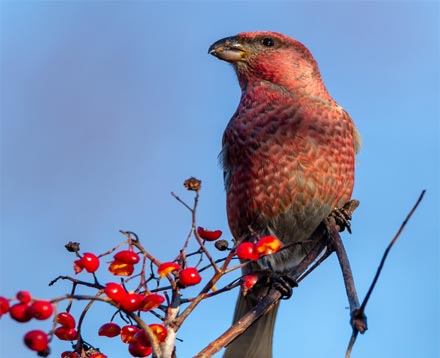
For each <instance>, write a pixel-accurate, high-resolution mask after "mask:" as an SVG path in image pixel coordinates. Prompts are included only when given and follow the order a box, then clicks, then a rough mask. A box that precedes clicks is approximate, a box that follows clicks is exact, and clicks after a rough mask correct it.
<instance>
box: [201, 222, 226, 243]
mask: <svg viewBox="0 0 440 358" xmlns="http://www.w3.org/2000/svg"><path fill="white" fill-rule="evenodd" d="M197 233H198V234H199V236H200V237H201V238H202V239H203V240H206V241H215V240H217V239H218V238H219V237H220V236H222V231H221V230H215V231H211V230H205V229H204V228H202V227H201V226H199V227H198V228H197Z"/></svg>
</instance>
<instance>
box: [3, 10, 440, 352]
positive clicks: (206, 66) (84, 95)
mask: <svg viewBox="0 0 440 358" xmlns="http://www.w3.org/2000/svg"><path fill="white" fill-rule="evenodd" d="M0 22H1V241H0V250H1V257H0V271H1V272H0V275H1V276H0V295H5V296H8V297H10V296H13V295H14V294H15V293H16V292H17V291H18V290H20V289H27V290H30V291H31V293H32V294H33V295H34V296H35V297H40V298H51V297H56V296H61V295H63V294H65V293H67V292H69V290H70V286H69V285H67V284H66V283H60V284H58V285H57V286H56V287H51V288H49V287H48V286H47V284H48V282H49V281H50V280H51V279H52V278H54V277H56V276H57V275H59V274H71V275H72V274H73V271H72V261H73V259H74V258H73V256H72V255H71V254H69V253H67V252H66V251H65V249H64V247H63V246H64V244H65V243H66V242H68V241H79V242H80V243H81V247H82V249H83V251H86V252H87V251H92V252H96V253H101V252H104V251H106V250H107V249H109V248H110V247H112V246H114V245H116V244H117V243H118V242H120V241H121V240H122V236H121V235H120V234H119V233H118V230H119V229H125V230H132V231H134V232H136V233H137V234H138V235H139V236H140V238H141V240H142V242H143V243H144V244H145V246H146V247H147V248H148V249H149V250H150V252H151V253H153V254H154V255H156V256H157V258H158V259H160V260H163V261H166V260H170V259H173V258H174V257H175V256H176V255H177V253H178V250H179V247H180V246H181V245H182V242H183V240H184V239H185V237H186V235H187V232H188V230H189V228H190V225H191V222H190V216H189V213H188V212H187V211H186V210H185V208H184V207H183V206H182V205H180V204H179V203H178V202H177V201H176V200H175V199H173V198H172V197H171V195H170V192H171V191H175V192H176V193H178V194H179V195H181V197H182V198H184V199H185V200H188V201H191V200H192V195H191V193H189V192H186V191H185V189H184V188H183V186H182V183H183V181H184V180H185V179H186V178H188V177H190V176H196V177H198V178H200V179H202V181H203V190H202V192H201V201H200V206H199V214H198V223H199V224H200V225H202V226H206V227H208V228H218V229H221V230H223V231H224V233H225V234H224V236H225V238H227V239H229V238H230V234H229V231H228V226H227V221H226V215H225V193H224V190H223V184H222V173H221V170H220V168H219V165H218V163H217V155H218V153H219V151H220V145H221V136H222V132H223V129H224V127H225V126H226V124H227V122H228V120H229V118H230V117H231V115H232V114H233V112H234V111H235V108H236V106H237V104H238V101H239V96H240V90H239V87H238V83H237V81H236V78H235V75H234V73H233V70H232V68H231V67H230V66H229V65H228V64H226V63H224V62H220V61H218V60H217V59H215V58H214V57H212V56H209V55H208V54H207V49H208V47H209V45H210V44H212V43H213V42H214V41H216V40H218V39H220V38H223V37H226V36H229V35H234V34H236V33H238V32H242V31H254V30H273V31H278V32H282V33H285V34H287V35H290V36H292V37H294V38H296V39H298V40H300V41H301V42H303V43H304V44H305V45H306V46H307V47H308V48H309V49H310V50H311V51H312V53H313V54H314V56H315V58H316V60H317V61H318V63H319V65H320V69H321V72H322V76H323V78H324V80H325V83H326V85H327V87H328V89H329V91H330V93H331V94H332V96H333V97H334V98H335V99H336V100H337V101H338V102H339V103H340V105H342V106H343V107H344V108H345V109H346V110H347V111H348V112H349V113H350V114H351V116H352V118H353V119H354V121H355V122H356V124H357V126H358V128H359V131H360V133H361V135H362V138H363V148H362V151H361V153H360V155H359V156H358V163H357V172H356V185H355V191H354V193H353V197H354V198H356V199H358V200H360V202H361V206H360V208H359V209H358V210H357V211H356V213H355V215H354V219H353V224H352V225H353V234H352V235H351V236H350V235H348V234H345V233H344V235H343V238H344V241H345V244H346V248H347V251H348V254H349V257H350V260H351V264H352V268H353V271H354V276H355V280H356V284H357V287H358V290H359V294H360V296H361V297H363V296H364V295H365V292H366V290H367V289H368V286H369V284H370V282H371V280H372V278H373V276H374V273H375V270H376V268H377V266H378V263H379V261H380V258H381V255H382V253H383V251H384V249H385V247H386V245H387V244H388V242H389V241H390V240H391V238H392V237H393V235H394V233H395V232H396V230H397V229H398V228H399V226H400V224H401V222H402V221H403V219H404V218H405V216H406V215H407V213H408V211H409V209H410V208H411V206H412V205H413V204H414V202H415V200H416V199H417V197H418V195H419V194H420V192H421V190H422V189H427V193H426V197H425V199H424V201H423V203H422V204H421V206H420V208H419V210H418V211H417V212H416V213H415V214H414V217H413V219H412V220H411V222H410V223H409V224H408V226H407V228H406V229H405V231H404V232H403V234H402V235H401V237H400V239H399V241H398V242H397V244H396V246H395V247H394V249H393V250H392V252H391V253H390V256H389V259H388V261H387V263H386V266H385V269H384V271H383V274H382V276H381V277H380V280H379V282H378V285H377V288H376V291H375V292H374V294H373V296H372V299H371V301H370V304H369V306H368V308H367V315H368V323H369V330H368V332H367V333H366V334H365V335H364V336H361V337H359V339H358V342H357V343H356V345H355V348H354V351H353V355H352V356H353V358H371V357H375V358H380V357H387V358H389V357H399V358H414V357H427V358H428V357H429V358H433V357H439V356H440V349H439V340H438V337H439V336H440V332H439V325H438V320H439V317H440V312H439V272H440V269H439V224H438V223H439V219H440V217H439V211H440V210H439V208H440V200H439V182H440V178H439V151H440V147H439V138H440V132H439V118H440V111H439V103H440V102H439V100H440V95H439V82H440V81H439V66H438V64H439V63H440V59H439V5H438V4H437V3H436V2H387V3H385V2H227V1H225V2H221V3H220V2H183V1H182V2H147V1H144V2H141V1H136V2H128V1H125V2H123V1H121V2H105V1H89V2H86V1H84V2H79V1H78V2H77V1H70V2H67V1H57V2H19V1H16V2H15V1H14V2H10V1H2V2H1V21H0ZM100 272H101V271H100ZM98 276H99V277H102V281H103V282H105V281H106V280H112V279H111V278H110V277H109V276H108V275H107V274H106V273H105V269H103V270H102V274H98ZM78 277H79V278H82V279H87V278H88V276H87V274H84V273H82V274H80V275H79V276H78ZM236 294H237V293H236V292H229V293H227V294H224V295H221V296H219V297H218V298H215V299H211V300H208V301H206V302H205V303H204V304H202V305H201V306H200V307H199V308H198V309H197V310H196V311H195V312H194V314H193V315H192V316H191V317H190V318H189V319H188V321H187V322H186V324H185V325H184V326H183V329H182V330H181V331H179V334H178V337H179V338H181V339H183V341H184V342H183V343H178V344H177V349H178V350H177V353H178V357H179V358H187V357H192V356H193V355H195V354H196V353H197V352H198V351H200V350H201V349H202V348H203V347H204V346H205V345H207V344H208V343H209V342H210V341H211V340H213V339H215V338H216V337H217V336H218V335H219V334H220V333H221V332H223V331H224V330H225V329H226V328H228V327H229V325H230V320H231V317H232V312H233V306H234V302H235V298H236ZM346 306H347V299H346V297H345V291H344V286H343V283H342V279H341V274H340V271H339V268H338V264H337V261H336V259H335V257H331V258H330V259H328V260H327V261H326V262H325V263H324V264H323V265H322V266H321V267H320V268H319V269H318V270H317V271H315V272H314V273H313V275H312V276H310V277H309V278H308V279H307V280H305V281H304V282H303V283H301V285H300V287H299V288H298V289H296V290H295V292H294V296H293V298H292V299H291V300H289V301H285V302H283V303H282V305H281V310H280V314H279V317H278V321H277V326H276V332H275V343H274V357H275V358H278V357H295V358H307V357H316V358H321V357H322V358H333V357H342V356H343V354H344V352H345V348H346V345H347V342H348V340H349V337H350V334H351V328H350V326H349V312H348V310H347V309H346ZM64 307H65V306H64ZM81 307H83V304H76V305H75V310H80V308H81ZM60 309H63V305H61V306H60ZM96 309H97V311H96V312H97V314H95V315H93V314H92V315H91V316H90V318H89V319H88V321H87V324H86V327H85V330H86V331H85V333H86V337H87V338H86V339H88V340H89V341H91V342H94V343H96V344H97V345H98V346H99V347H100V348H102V350H103V351H104V352H105V353H107V355H108V356H109V358H114V357H128V356H129V354H128V353H127V351H126V346H125V345H123V344H122V343H120V342H118V340H117V339H116V340H109V339H103V338H98V337H97V334H96V331H97V329H98V327H99V326H100V325H101V324H102V323H104V321H106V320H109V319H110V317H111V315H112V312H111V311H109V310H106V309H105V307H103V305H96ZM153 321H154V322H156V321H155V320H153V319H152V322H153ZM33 328H40V329H44V330H48V329H49V328H50V323H49V322H34V321H32V322H31V323H28V324H26V325H23V324H19V323H17V322H15V321H12V320H11V319H10V318H9V317H3V318H2V319H1V320H0V332H1V333H0V355H1V356H3V357H12V356H14V357H20V358H26V357H34V356H35V354H34V353H33V352H31V351H29V350H27V348H26V347H24V345H23V344H22V336H23V335H24V334H25V332H27V331H28V330H30V329H33ZM52 348H53V351H54V354H53V356H54V357H59V354H60V352H62V351H64V350H67V349H69V344H68V343H66V342H59V341H55V342H54V344H53V345H52ZM218 356H220V355H218Z"/></svg>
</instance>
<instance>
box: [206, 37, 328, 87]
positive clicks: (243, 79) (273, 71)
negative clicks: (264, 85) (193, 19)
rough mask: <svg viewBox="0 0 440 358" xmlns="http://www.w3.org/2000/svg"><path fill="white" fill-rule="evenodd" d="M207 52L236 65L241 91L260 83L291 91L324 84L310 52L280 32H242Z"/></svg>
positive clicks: (214, 45) (217, 43) (215, 45)
mask: <svg viewBox="0 0 440 358" xmlns="http://www.w3.org/2000/svg"><path fill="white" fill-rule="evenodd" d="M208 52H209V54H211V55H213V56H215V57H217V58H219V59H221V60H224V61H227V62H230V63H231V64H232V65H233V66H234V68H235V71H236V72H237V76H238V79H239V82H240V86H241V88H242V89H245V88H247V86H248V85H252V84H253V83H259V82H261V81H267V82H271V83H273V84H275V85H277V86H282V87H285V88H286V89H288V90H296V89H298V88H305V87H308V86H310V85H311V84H313V83H316V84H318V83H322V82H321V76H320V74H319V69H318V65H317V63H316V61H315V59H314V58H313V56H312V54H311V53H310V51H309V50H308V49H307V48H306V47H305V46H304V45H303V44H302V43H300V42H299V41H296V40H294V39H292V38H290V37H288V36H286V35H283V34H280V33H277V32H262V31H261V32H242V33H240V34H238V35H236V36H231V37H226V38H224V39H221V40H219V41H217V42H215V43H213V44H212V45H211V47H210V48H209V50H208Z"/></svg>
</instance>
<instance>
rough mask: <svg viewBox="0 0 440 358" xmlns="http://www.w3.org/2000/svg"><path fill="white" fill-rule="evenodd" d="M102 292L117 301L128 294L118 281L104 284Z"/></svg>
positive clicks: (120, 300)
mask: <svg viewBox="0 0 440 358" xmlns="http://www.w3.org/2000/svg"><path fill="white" fill-rule="evenodd" d="M104 293H105V294H106V295H107V296H108V297H109V298H111V299H112V300H113V301H115V302H117V303H121V302H122V301H123V300H124V299H125V297H126V296H127V295H128V293H127V291H125V288H124V287H122V285H120V284H119V283H114V282H109V283H107V284H106V285H105V288H104Z"/></svg>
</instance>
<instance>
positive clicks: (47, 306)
mask: <svg viewBox="0 0 440 358" xmlns="http://www.w3.org/2000/svg"><path fill="white" fill-rule="evenodd" d="M30 309H31V313H32V317H34V318H36V319H39V320H43V319H48V318H49V317H50V316H52V313H53V306H52V303H50V302H49V301H35V302H34V303H32V305H31V308H30Z"/></svg>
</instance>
